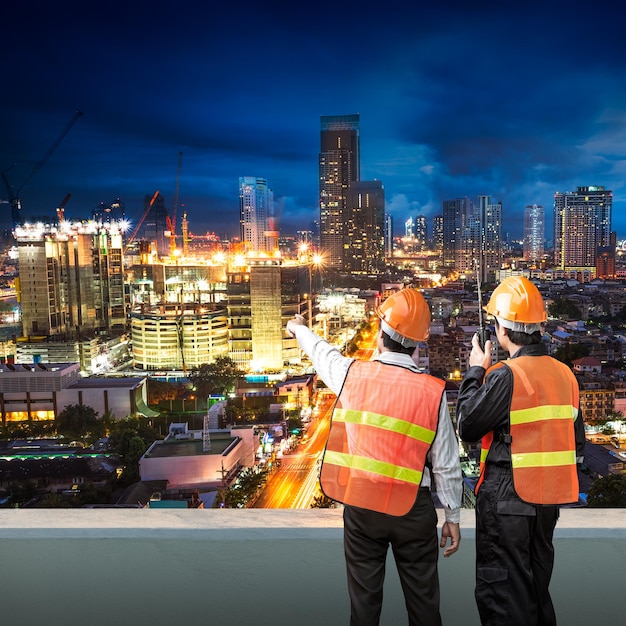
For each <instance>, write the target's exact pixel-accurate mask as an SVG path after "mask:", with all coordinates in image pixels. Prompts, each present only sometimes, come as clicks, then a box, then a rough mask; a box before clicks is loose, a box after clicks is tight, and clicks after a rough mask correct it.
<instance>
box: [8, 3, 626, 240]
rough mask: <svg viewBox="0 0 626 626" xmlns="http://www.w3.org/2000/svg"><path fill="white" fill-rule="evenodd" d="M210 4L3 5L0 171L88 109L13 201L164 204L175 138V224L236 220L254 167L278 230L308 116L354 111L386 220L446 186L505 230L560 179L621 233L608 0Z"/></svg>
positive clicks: (27, 166) (621, 143) (311, 181)
mask: <svg viewBox="0 0 626 626" xmlns="http://www.w3.org/2000/svg"><path fill="white" fill-rule="evenodd" d="M215 4H216V3H213V2H206V1H205V2H185V1H180V2H171V1H170V2H161V1H155V2H152V3H148V2H128V1H126V2H123V3H122V2H118V1H117V0H113V1H111V2H106V3H105V2H92V3H85V2H74V1H73V0H70V1H68V2H62V3H60V2H55V3H40V2H32V1H30V2H29V1H28V0H23V1H22V2H20V3H18V2H16V1H14V2H13V4H12V5H11V7H10V8H6V7H5V8H4V9H3V19H2V21H3V36H2V47H3V52H4V54H3V63H2V65H3V69H2V79H3V80H2V86H3V89H2V98H0V171H6V170H7V168H10V169H8V171H6V174H7V176H8V177H9V179H10V181H11V183H12V184H13V186H14V188H16V189H17V188H19V187H20V186H21V185H22V182H23V181H24V180H25V179H26V178H27V176H28V175H29V173H30V172H31V170H32V169H33V167H34V166H35V164H36V163H37V162H38V161H39V160H40V159H41V158H42V157H43V156H44V154H45V153H46V152H47V151H48V149H49V148H50V147H51V145H52V144H53V143H54V141H55V139H56V138H57V137H58V136H59V134H60V133H61V131H62V130H63V129H64V128H65V126H66V124H67V123H68V122H69V120H70V119H71V117H72V115H73V113H74V111H75V110H76V109H80V110H81V111H83V116H82V117H81V118H80V120H79V121H78V122H77V123H76V124H75V125H74V127H73V128H72V129H71V131H70V132H69V133H68V134H67V136H66V137H65V138H64V140H63V141H62V142H61V143H60V144H59V146H58V147H57V148H56V150H55V151H54V152H53V154H52V155H51V156H50V158H49V159H48V161H47V162H46V163H45V165H44V166H43V167H42V168H41V169H40V170H39V171H38V172H37V174H36V175H35V176H34V177H33V178H32V179H31V180H30V181H29V182H28V183H27V184H26V185H25V186H24V187H23V189H22V192H21V194H20V196H21V198H22V204H23V213H24V215H25V216H28V215H30V214H41V213H50V214H53V212H54V209H55V208H56V206H57V205H58V204H59V203H60V202H61V200H62V199H63V198H64V196H65V195H66V194H67V193H68V192H69V193H71V194H72V198H71V199H70V201H69V202H68V204H67V208H66V215H67V216H68V217H69V218H82V217H87V216H89V215H90V213H91V209H92V208H94V207H95V206H96V205H98V204H99V203H100V202H101V201H104V202H111V201H112V200H114V199H115V198H116V197H119V198H121V200H122V201H123V202H125V204H126V210H127V215H128V216H129V217H130V218H131V219H134V220H135V221H136V220H138V219H139V217H140V216H141V213H142V210H143V197H144V196H145V195H147V194H150V195H152V194H153V193H154V191H156V190H157V189H159V190H160V191H161V193H162V194H163V195H164V196H165V200H166V205H167V206H168V207H170V208H171V207H172V206H173V202H174V195H175V187H176V172H177V165H178V153H179V152H182V153H183V158H182V170H181V177H180V191H179V203H180V204H181V205H184V208H185V209H186V210H187V212H188V218H189V220H190V229H191V231H192V232H194V233H204V232H205V231H206V230H213V231H216V232H218V233H224V232H234V233H236V232H238V219H239V213H238V211H239V209H238V178H239V176H262V177H265V178H267V179H268V180H269V183H270V186H271V187H272V189H273V190H274V194H275V198H276V200H277V216H278V218H279V225H280V227H281V230H282V231H283V232H291V231H293V230H295V229H296V228H306V227H307V226H308V224H309V223H310V221H311V220H313V219H316V218H317V216H318V209H317V192H318V183H317V180H318V169H317V161H318V152H319V118H320V115H341V114H351V113H360V115H361V178H363V179H374V178H377V179H380V180H382V181H383V184H384V187H385V193H386V198H387V208H388V210H389V211H390V212H391V213H392V215H393V216H394V220H395V226H396V231H397V232H398V233H399V232H401V230H402V224H403V222H404V220H405V219H407V218H408V217H410V216H416V215H418V214H425V215H427V216H428V217H429V218H430V217H432V216H433V215H435V214H437V213H440V212H441V202H442V200H444V199H449V198H455V197H459V196H465V195H467V196H470V197H475V196H477V195H478V194H489V195H491V196H492V197H494V198H495V199H499V200H502V202H503V213H504V218H503V221H504V230H505V231H508V232H509V233H511V235H512V236H520V235H521V232H522V214H523V209H524V207H525V206H526V205H528V204H532V203H537V204H542V205H543V206H544V208H545V209H546V214H547V218H548V226H549V228H551V225H552V202H553V196H554V192H555V191H570V190H575V188H576V187H577V186H581V185H604V186H605V187H606V188H608V189H612V190H613V194H614V196H613V197H614V204H613V227H614V230H617V232H618V236H621V237H626V216H625V215H624V206H625V202H626V185H625V183H626V38H625V37H624V34H623V17H624V9H623V8H620V9H617V10H612V9H611V8H610V7H611V6H615V7H619V6H621V5H619V4H617V3H615V4H613V3H608V4H605V3H597V2H593V3H592V2H586V1H577V2H574V3H564V2H556V1H552V0H543V1H534V0H530V1H526V2H502V0H499V1H497V2H492V1H491V0H484V1H480V0H475V1H474V2H468V1H467V0H461V1H445V0H442V1H439V2H436V3H435V2H433V3H421V2H413V3H411V2H397V1H396V0H388V1H386V2H381V3H372V2H367V1H364V2H339V1H338V2H336V3H325V2H324V3H322V2H320V3H297V2H286V1H285V2H283V1H277V2H256V3H252V2H246V1H245V0H244V1H242V2H232V3H226V2H224V3H223V4H224V5H226V4H228V6H218V7H217V8H216V7H215V6H214V5H215ZM422 4H425V5H426V6H422ZM42 5H43V6H42ZM135 5H137V6H135ZM0 197H2V198H3V199H6V197H7V194H6V190H5V188H4V187H3V186H2V187H0ZM2 206H4V207H5V209H4V213H5V217H8V215H9V210H8V206H7V205H6V204H5V205H0V207H2ZM182 210H183V209H182V208H179V213H178V216H179V217H180V215H181V213H182ZM546 236H547V237H550V231H549V230H547V233H546Z"/></svg>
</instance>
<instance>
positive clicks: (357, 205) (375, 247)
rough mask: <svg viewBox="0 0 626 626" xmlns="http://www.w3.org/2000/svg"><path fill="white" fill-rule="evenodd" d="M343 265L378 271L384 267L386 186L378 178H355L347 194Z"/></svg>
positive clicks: (358, 271) (365, 271) (355, 269)
mask: <svg viewBox="0 0 626 626" xmlns="http://www.w3.org/2000/svg"><path fill="white" fill-rule="evenodd" d="M346 198H347V200H346V202H347V207H348V209H347V223H346V240H345V245H344V269H346V270H348V271H350V272H353V273H355V274H377V273H379V272H382V271H384V269H385V240H384V237H385V190H384V189H383V184H382V182H381V181H379V180H372V181H355V182H353V183H352V184H351V185H350V188H349V189H348V190H347V194H346Z"/></svg>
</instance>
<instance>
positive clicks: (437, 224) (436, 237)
mask: <svg viewBox="0 0 626 626" xmlns="http://www.w3.org/2000/svg"><path fill="white" fill-rule="evenodd" d="M432 248H433V250H434V251H435V252H439V254H442V253H443V215H435V216H434V217H433V239H432Z"/></svg>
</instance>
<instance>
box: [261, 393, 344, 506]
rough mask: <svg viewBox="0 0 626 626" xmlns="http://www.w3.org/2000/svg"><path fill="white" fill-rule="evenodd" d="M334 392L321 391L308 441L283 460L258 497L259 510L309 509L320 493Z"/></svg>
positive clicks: (310, 426)
mask: <svg viewBox="0 0 626 626" xmlns="http://www.w3.org/2000/svg"><path fill="white" fill-rule="evenodd" d="M334 400H335V396H334V394H332V393H330V392H326V391H321V392H318V405H317V406H318V407H319V412H318V414H317V416H316V417H314V418H313V419H312V420H311V423H310V425H309V429H308V433H307V437H308V438H307V440H306V442H301V443H300V444H299V445H298V447H297V448H296V450H295V451H294V452H292V453H291V454H286V455H284V456H283V457H282V459H281V464H280V467H278V468H277V469H275V470H274V471H273V472H272V475H271V476H270V478H269V480H268V481H267V484H266V486H265V489H263V491H262V492H261V494H260V496H259V497H258V498H257V499H256V501H255V503H254V504H253V506H252V508H255V509H308V508H310V507H311V503H312V502H313V498H314V497H315V496H316V495H318V494H319V461H320V459H321V456H322V452H323V450H324V446H325V445H326V439H327V437H328V430H329V427H330V414H331V411H332V407H333V404H334Z"/></svg>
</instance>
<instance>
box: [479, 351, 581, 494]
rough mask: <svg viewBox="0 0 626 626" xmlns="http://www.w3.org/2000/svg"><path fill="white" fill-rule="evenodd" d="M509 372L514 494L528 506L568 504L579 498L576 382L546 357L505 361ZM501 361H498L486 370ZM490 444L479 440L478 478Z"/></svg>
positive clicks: (487, 437) (490, 438)
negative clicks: (510, 373) (511, 388)
mask: <svg viewBox="0 0 626 626" xmlns="http://www.w3.org/2000/svg"><path fill="white" fill-rule="evenodd" d="M505 364H506V366H507V367H509V368H510V369H511V372H512V373H513V395H512V398H511V410H510V435H511V465H512V468H513V485H514V487H515V491H516V493H517V495H518V496H519V497H520V498H521V499H522V500H524V501H526V502H529V503H531V504H566V503H570V502H576V501H577V500H578V474H577V471H576V438H575V434H574V421H575V420H576V417H577V416H578V398H579V392H578V383H577V382H576V378H575V377H574V376H573V374H572V372H571V370H570V369H569V368H568V367H567V366H566V365H565V364H563V363H560V362H559V361H557V360H555V359H553V358H552V357H549V356H540V357H535V356H522V357H518V358H515V359H508V360H507V361H506V363H505ZM502 365H503V363H496V364H495V365H494V366H493V367H491V368H489V370H488V371H487V374H486V375H485V377H486V376H487V375H489V372H490V371H491V370H493V369H495V368H496V367H500V366H502ZM492 441H493V432H491V433H487V435H485V436H484V437H483V440H482V449H481V453H480V478H479V480H478V483H477V485H476V493H478V490H479V488H480V485H481V484H482V482H483V480H484V477H485V463H486V460H487V456H488V454H489V448H490V446H491V443H492Z"/></svg>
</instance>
